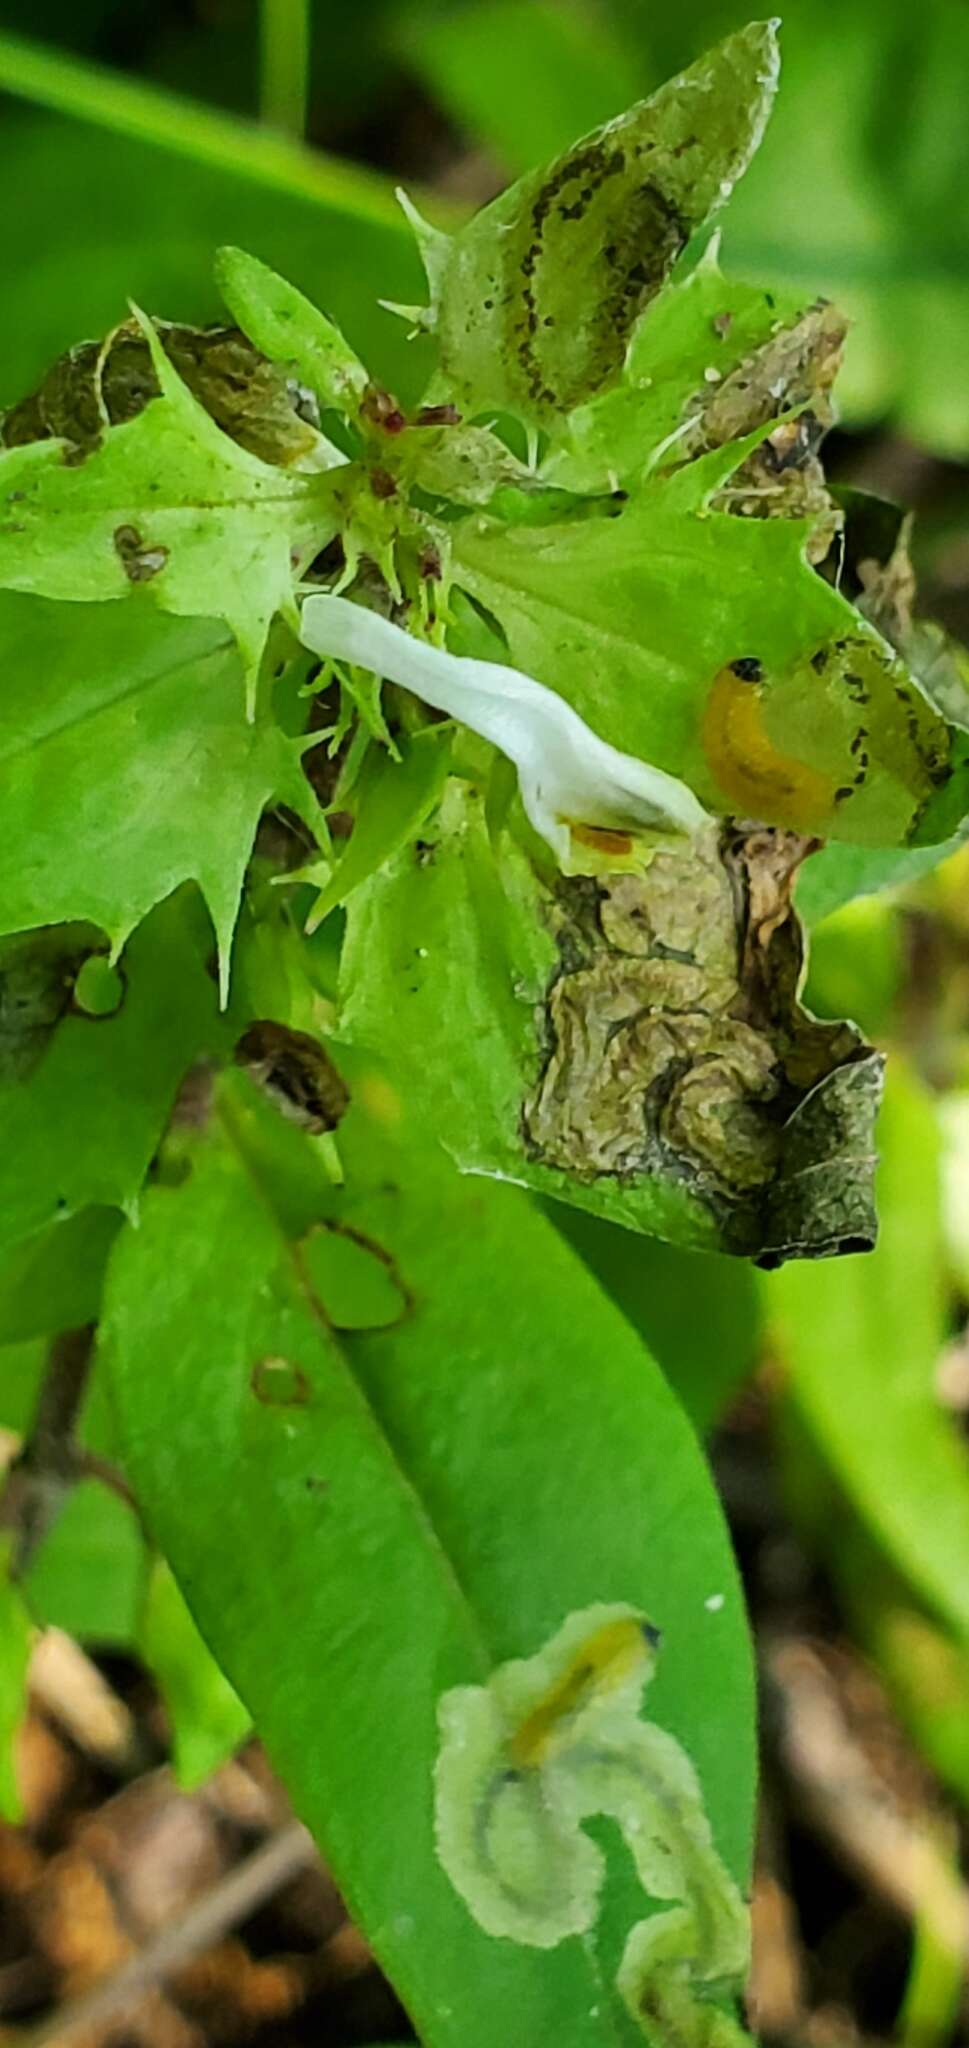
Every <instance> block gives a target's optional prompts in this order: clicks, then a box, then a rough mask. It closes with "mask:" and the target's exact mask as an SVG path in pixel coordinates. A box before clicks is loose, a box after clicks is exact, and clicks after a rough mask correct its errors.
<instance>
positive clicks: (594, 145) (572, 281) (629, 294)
mask: <svg viewBox="0 0 969 2048" xmlns="http://www.w3.org/2000/svg"><path fill="white" fill-rule="evenodd" d="M777 61H778V60H777V48H776V40H775V35H774V29H773V26H772V24H770V23H754V24H752V25H751V27H749V28H747V29H742V30H741V31H739V33H738V34H736V35H733V36H730V37H728V38H727V40H726V42H724V43H721V44H720V45H719V47H718V48H717V49H715V50H712V51H711V52H710V53H709V55H708V56H706V57H703V58H701V60H700V62H699V63H698V64H696V65H694V66H693V67H692V69H691V70H690V71H689V72H687V73H686V74H685V75H684V76H683V77H682V78H674V79H672V80H671V81H670V82H669V84H667V85H664V86H662V87H661V88H660V90H659V91H658V92H657V93H655V94H654V96H653V98H652V99H650V100H646V101H644V102H642V103H641V104H640V105H638V106H635V107H633V108H632V109H631V110H630V111H629V112H628V113H626V114H622V115H620V116H619V118H618V119H617V120H615V121H613V122H611V123H610V124H609V125H608V126H607V127H605V128H602V129H599V130H597V131H595V132H594V133H593V134H592V135H587V136H585V137H584V138H583V140H582V141H581V142H577V143H575V144H574V145H573V147H572V148H571V149H569V150H567V151H566V153H565V155H564V156H562V157H561V158H559V160H558V161H557V162H555V163H553V164H551V165H550V166H549V167H548V168H547V169H546V170H544V171H542V172H538V173H535V174H534V175H530V176H528V177H525V178H523V179H521V180H520V181H519V183H518V184H517V185H513V186H511V188H510V189H509V190H508V191H507V192H503V193H502V194H501V195H500V197H499V198H497V199H495V200H493V201H492V202H491V205H490V206H486V207H485V208H484V209H483V210H482V211H481V212H480V213H478V214H476V215H475V218H474V219H473V220H472V221H471V222H470V223H469V224H468V226H467V227H465V228H462V229H461V230H460V231H459V233H458V234H457V235H455V237H454V238H453V240H452V241H450V242H449V241H448V239H447V237H445V236H440V235H437V234H436V233H435V232H434V231H433V230H427V229H422V230H421V234H420V241H421V251H422V255H423V256H424V260H425V265H426V267H427V270H428V282H429V285H430V290H431V306H430V309H429V312H428V314H427V315H426V316H424V317H425V324H427V325H428V326H429V327H431V329H432V330H433V332H434V334H435V337H436V339H437V342H438V347H439V351H440V367H439V370H438V374H437V377H436V378H435V381H434V387H433V389H434V395H438V394H440V395H442V396H445V397H447V398H451V399H454V400H455V401H456V402H457V404H458V405H463V406H466V407H467V408H469V409H470V410H471V411H472V412H481V411H483V410H484V409H485V408H487V407H491V406H496V407H498V408H500V409H503V410H506V411H509V412H512V413H515V414H517V415H518V416H519V417H520V418H521V419H523V420H525V421H526V422H527V423H528V424H529V425H531V426H532V427H537V426H543V425H545V424H546V423H547V422H548V421H549V420H550V419H553V418H554V417H555V416H556V415H557V414H558V413H561V412H563V411H569V410H570V409H571V407H572V406H574V405H579V404H581V403H582V402H583V401H584V400H586V399H588V398H591V397H593V396H594V395H595V393H596V392H597V391H600V390H602V389H604V388H605V387H606V386H607V385H608V384H610V383H612V382H614V381H615V379H616V378H617V377H618V375H619V372H620V370H621V367H622V362H623V356H624V354H625V348H626V342H627V340H628V338H629V335H630V333H631V331H632V328H633V326H634V324H635V321H636V319H637V317H638V315H639V314H640V312H641V311H642V308H643V307H644V306H645V305H647V304H648V303H649V301H650V300H651V299H652V298H654V297H655V295H656V293H657V292H658V290H659V289H660V287H661V285H662V284H663V281H664V279H665V278H666V276H667V275H668V273H669V271H670V269H671V267H672V265H673V263H674V262H675V260H676V257H677V256H678V255H679V254H680V252H681V250H682V249H683V248H684V247H685V245H686V243H687V242H688V240H689V239H690V236H691V235H692V234H693V233H694V231H695V230H696V229H697V228H699V227H700V226H702V224H703V222H704V221H705V220H707V219H708V218H709V216H710V215H711V213H713V212H714V211H715V210H716V209H717V208H718V207H719V206H721V205H722V204H723V201H724V199H725V198H726V197H727V196H728V194H729V192H730V190H731V188H732V187H733V185H734V184H735V182H736V180H737V179H738V178H739V177H740V176H741V175H742V173H743V171H744V170H745V169H746V166H747V164H748V162H749V160H750V157H751V155H752V154H753V151H754V150H755V149H756V147H757V144H758V142H759V140H760V137H761V134H762V131H763V127H764V123H765V121H766V119H767V115H768V113H769V111H770V105H771V101H772V99H773V95H774V89H775V85H776V78H777Z"/></svg>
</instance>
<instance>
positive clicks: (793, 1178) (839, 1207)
mask: <svg viewBox="0 0 969 2048" xmlns="http://www.w3.org/2000/svg"><path fill="white" fill-rule="evenodd" d="M809 848H810V842H808V841H805V840H803V839H801V838H799V837H798V836H797V835H796V834H794V833H786V832H781V831H775V830H772V829H770V828H768V827H756V826H752V827H750V828H749V829H748V828H744V827H733V826H730V825H728V826H726V827H724V828H723V829H719V828H716V827H714V828H712V829H711V830H710V832H709V833H708V834H707V835H706V838H705V841H703V842H701V841H697V842H695V844H694V847H693V849H692V852H691V854H690V855H688V856H687V857H684V855H683V854H682V853H680V852H679V851H671V852H661V853H659V854H657V856H656V858H655V859H654V861H653V863H652V865H651V867H650V869H649V871H648V873H647V874H646V875H645V876H642V877H640V876H635V875H622V876H617V877H615V878H608V879H607V880H606V882H605V884H604V885H596V886H595V887H594V888H593V890H592V891H591V892H590V891H588V890H582V891H576V890H575V885H574V884H569V883H563V884H562V887H561V889H560V890H559V892H558V898H557V905H556V910H555V913H554V915H555V918H556V921H558V919H561V920H563V927H562V929H561V930H560V932H559V935H558V936H559V945H560V949H562V959H563V967H562V971H561V973H560V974H559V975H558V977H557V978H556V979H555V980H554V981H553V983H552V985H551V988H550V990H549V996H548V1005H547V1010H546V1032H547V1048H548V1050H547V1058H546V1063H545V1067H544V1071H543V1073H542V1076H541V1079H540V1082H539V1084H538V1087H537V1088H536V1089H535V1090H534V1092H533V1093H532V1095H531V1096H530V1097H529V1098H528V1100H527V1101H526V1104H525V1109H524V1118H523V1131H524V1135H525V1138H526V1142H527V1144H528V1145H529V1147H530V1148H532V1150H533V1152H534V1156H535V1158H536V1160H538V1161H540V1162H541V1163H542V1164H545V1165H549V1166H555V1167H559V1168H561V1169H562V1170H563V1171H565V1172H567V1173H571V1174H575V1175H576V1176H578V1177H579V1178H580V1179H585V1180H589V1179H591V1178H593V1177H597V1176H598V1175H600V1174H603V1173H612V1174H616V1175H619V1176H621V1177H624V1178H627V1179H628V1178H629V1177H630V1176H632V1177H633V1178H638V1177H639V1176H642V1175H654V1174H655V1175H664V1174H666V1175H674V1176H678V1177H680V1178H682V1179H683V1180H684V1181H685V1183H686V1184H687V1185H688V1186H690V1187H691V1188H692V1189H693V1190H694V1191H695V1193H696V1194H697V1195H698V1197H699V1199H700V1200H701V1201H702V1202H704V1203H705V1204H707V1205H708V1206H709V1207H710V1209H711V1210H712V1212H713V1213H714V1214H715V1215H716V1217H717V1218H718V1222H719V1228H720V1233H721V1238H722V1242H723V1244H724V1246H725V1248H726V1249H728V1250H732V1251H746V1252H750V1253H752V1254H753V1255H754V1256H757V1257H759V1258H761V1259H762V1260H766V1261H767V1262H769V1263H775V1262H777V1261H779V1260H781V1259H784V1258H787V1257H790V1256H792V1255H795V1254H804V1253H809V1254H814V1255H817V1254H819V1253H824V1252H832V1251H843V1250H845V1249H852V1250H860V1249H862V1248H864V1247H866V1246H868V1245H870V1244H871V1243H872V1242H873V1238H874V1216H873V1209H872V1192H871V1184H870V1176H871V1170H872V1168H873V1165H874V1159H873V1156H872V1142H871V1121H872V1118H873V1115H874V1110H875V1108H876V1106H877V1101H878V1095H879V1088H880V1072H881V1062H880V1060H879V1059H878V1057H877V1055H875V1054H874V1053H867V1052H866V1048H865V1047H864V1046H863V1045H862V1043H861V1041H860V1039H859V1037H858V1034H857V1032H856V1031H855V1030H854V1028H853V1027H852V1026H851V1025H848V1024H824V1023H819V1022H818V1021H817V1020H815V1019H814V1018H812V1017H811V1016H809V1015H808V1013H807V1012H806V1011H804V1010H802V1009H801V1008H800V1005H799V1004H798V1000H797V988H798V981H799V978H800V972H801V964H802V952H803V948H802V939H801V932H800V927H799V925H798V923H797V919H796V917H795V916H794V915H793V913H792V910H791V902H790V895H791V887H792V883H793V880H794V876H795V874H796V871H797V868H798V866H799V864H800V862H801V860H802V859H803V858H804V856H805V854H806V853H807V852H808V851H809ZM576 898H578V900H576ZM565 963H569V964H568V965H566V964H565Z"/></svg>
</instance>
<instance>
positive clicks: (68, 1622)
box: [21, 1479, 145, 1651]
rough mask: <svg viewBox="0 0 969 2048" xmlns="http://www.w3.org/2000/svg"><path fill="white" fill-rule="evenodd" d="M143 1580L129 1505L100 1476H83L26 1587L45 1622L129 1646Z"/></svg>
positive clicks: (83, 1638)
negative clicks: (92, 1477) (86, 1477)
mask: <svg viewBox="0 0 969 2048" xmlns="http://www.w3.org/2000/svg"><path fill="white" fill-rule="evenodd" d="M144 1578H145V1544H144V1539H143V1537H142V1534H141V1531H140V1529H139V1527H138V1523H137V1521H136V1519H135V1516H134V1515H133V1513H132V1511H131V1508H130V1507H129V1506H128V1504H127V1502H125V1501H124V1500H122V1499H120V1498H119V1496H118V1494H117V1493H115V1492H114V1491H113V1490H112V1489H111V1488H110V1487H108V1486H104V1485H102V1484H101V1482H100V1481H99V1480H97V1479H85V1480H82V1482H81V1484H80V1485H78V1486H75V1487H74V1489H73V1491H72V1492H70V1493H69V1494H68V1496H67V1499H66V1500H65V1503H64V1506H63V1508H62V1510H61V1512H60V1514H59V1515H58V1517H57V1520H56V1522H55V1523H54V1526H53V1528H52V1529H51V1530H50V1533H49V1534H48V1535H47V1536H46V1537H45V1539H44V1541H43V1543H42V1544H41V1546H40V1549H39V1550H38V1552H37V1555H36V1557H35V1559H34V1560H33V1562H32V1564H31V1565H30V1567H29V1569H28V1571H26V1572H25V1574H24V1577H23V1580H22V1582H21V1584H22V1591H23V1597H24V1600H25V1602H26V1604H27V1606H28V1609H29V1611H30V1613H31V1614H32V1615H33V1617H34V1619H35V1621H37V1622H39V1623H41V1624H42V1625H43V1626H44V1627H54V1628H62V1629H64V1630H65V1632H66V1633H67V1634H68V1635H71V1636H74V1637H75V1638H76V1639H77V1641H78V1642H83V1643H91V1644H94V1645H100V1646H101V1647H103V1648H106V1649H107V1648H111V1649H119V1650H126V1651H132V1650H133V1649H134V1648H135V1644H136V1640H137V1625H138V1616H139V1613H140V1611H141V1605H142V1601H143V1598H144Z"/></svg>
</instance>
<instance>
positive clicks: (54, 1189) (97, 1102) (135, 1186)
mask: <svg viewBox="0 0 969 2048" xmlns="http://www.w3.org/2000/svg"><path fill="white" fill-rule="evenodd" d="M206 927H207V920H206V919H205V917H204V914H203V912H202V910H201V905H200V904H198V902H197V900H194V901H193V900H192V899H191V898H189V899H186V898H185V897H176V898H175V899H173V900H170V901H169V902H167V903H165V904H163V905H161V906H160V908H159V909H158V910H156V911H155V913H154V915H153V916H152V917H151V918H150V919H149V920H148V922H147V923H146V924H145V925H144V926H142V927H141V928H140V929H139V931H138V932H136V933H135V935H134V937H133V938H132V939H131V941H130V942H129V944H128V946H127V947H126V949H125V952H124V955H123V957H122V962H121V969H122V973H123V976H124V979H125V984H126V986H125V999H124V1001H123V1003H122V1005H121V1008H120V1010H118V1011H117V1012H116V1014H115V1015H114V1016H113V1017H103V1018H93V1017H86V1016H84V1015H82V1014H80V1013H74V1014H72V1013H71V1012H70V1010H67V1011H66V1013H65V1014H62V1015H61V1016H60V1021H56V1013H55V1019H54V1020H52V1022H51V1026H50V1028H49V1031H48V1033H47V1034H46V1036H45V1037H42V1038H41V1042H40V1045H39V1046H38V1047H36V1048H35V1058H34V1064H33V1065H32V1067H31V1068H30V1070H29V1071H28V1072H27V1073H26V1075H25V1074H24V1073H23V1072H22V1071H18V1070H17V1068H16V1066H15V1065H14V1064H13V1062H12V1061H11V1059H10V1056H9V1050H8V1058H7V1060H6V1062H5V1063H4V1065H5V1069H6V1070H5V1071H4V1072H3V1073H2V1076H0V1217H2V1225H0V1243H2V1244H3V1245H4V1246H7V1245H15V1244H17V1243H19V1242H20V1241H21V1240H22V1239H24V1238H29V1237H32V1236H34V1234H35V1233H36V1232H38V1231H42V1230H45V1229H47V1228H48V1227H49V1226H50V1225H51V1224H53V1223H54V1222H56V1221H57V1220H58V1219H64V1218H66V1217H68V1216H70V1215H72V1214H74V1213H75V1212H76V1211H78V1210H83V1209H87V1208H88V1207H89V1206H90V1205H92V1204H95V1205H100V1206H107V1207H112V1208H123V1209H128V1210H129V1211H130V1210H133V1209H134V1207H135V1204H136V1201H137V1196H138V1190H139V1188H140V1187H141V1183H142V1181H143V1180H144V1177H145V1173H146V1170H147V1167H148V1164H149V1161H150V1160H151V1158H152V1155H153V1153H154V1151H155V1149H156V1146H157V1144H158V1140H159V1137H160V1135H161V1132H162V1129H163V1127H164V1124H165V1122H166V1119H167V1117H168V1114H169V1111H170V1109H171V1106H172V1101H173V1099H174V1096H175V1092H176V1089H177V1087H178V1084H179V1082H180V1080H181V1078H182V1076H183V1074H184V1073H185V1070H186V1068H187V1067H189V1066H190V1065H191V1063H192V1061H193V1060H194V1059H197V1058H198V1057H199V1056H200V1054H202V1053H204V1052H210V1051H213V1050H215V1049H216V1048H217V1047H220V1046H221V1045H223V1044H224V1043H225V1040H226V1036H227V1030H228V1027H227V1024H226V1022H225V1021H224V1020H221V1019H220V1018H219V1015H218V1002H217V994H216V988H215V984H214V982H213V980H212V978H211V975H210V974H209V973H208V972H207V967H206V962H207V957H208V951H209V943H210V942H209V937H208V932H207V928H206ZM54 936H55V938H56V937H57V935H54ZM62 943H63V941H62ZM26 944H27V945H28V946H29V945H30V944H31V942H30V941H27V942H26ZM68 1001H69V994H68Z"/></svg>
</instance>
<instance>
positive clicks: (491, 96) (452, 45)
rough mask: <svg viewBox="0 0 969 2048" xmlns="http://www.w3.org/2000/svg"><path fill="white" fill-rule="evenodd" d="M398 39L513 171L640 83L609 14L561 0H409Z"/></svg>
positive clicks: (441, 98)
mask: <svg viewBox="0 0 969 2048" xmlns="http://www.w3.org/2000/svg"><path fill="white" fill-rule="evenodd" d="M398 41H399V45H400V48H401V50H402V52H403V54H404V57H405V58H406V59H407V60H408V61H409V63H410V64H411V65H412V66H413V67H414V68H416V69H417V70H418V72H419V74H420V75H421V77H422V79H423V82H424V83H425V85H426V86H429V87H430V89H431V91H432V92H433V94H434V97H435V99H436V100H438V102H439V103H442V104H443V105H444V107H446V109H447V111H448V113H449V114H450V115H451V117H452V119H456V120H457V121H459V122H460V124H461V126H462V128H465V129H469V130H470V131H471V133H472V134H473V135H481V134H486V135H487V139H488V145H489V148H490V149H491V151H492V153H493V154H494V155H495V156H496V157H497V159H498V161H499V163H500V164H501V165H502V166H503V167H504V168H505V169H506V170H510V171H512V172H514V171H525V170H530V169H531V167H532V165H533V164H541V163H550V162H551V161H552V159H553V157H556V156H558V154H559V152H560V151H561V150H563V149H567V148H568V147H569V145H570V143H571V142H572V141H573V140H574V138H575V136H576V135H587V134H588V132H589V130H590V129H591V128H597V127H598V126H599V124H600V122H602V121H608V120H609V118H610V116H611V115H613V114H616V113H619V112H620V110H621V109H622V108H623V107H629V106H631V105H632V103H633V101H634V100H635V99H636V98H638V96H639V94H640V92H641V90H642V76H641V72H640V70H639V67H638V66H637V64H636V62H635V58H634V57H632V56H631V55H630V53H629V51H628V50H627V49H626V48H624V46H623V43H622V40H621V39H620V38H619V37H617V36H615V35H613V34H612V33H611V31H610V23H609V22H608V20H607V19H606V18H605V16H604V15H603V14H602V13H601V12H600V11H599V10H598V9H597V11H596V14H595V16H594V17H592V16H591V15H589V14H586V13H585V12H584V11H581V10H580V9H579V8H577V7H576V6H574V5H568V6H561V5H559V4H558V0H530V5H529V6H527V7H522V6H521V4H520V0H479V4H477V5H472V6H468V5H467V4H465V5H463V6H461V7H459V8H432V9H428V8H427V7H413V8H411V7H409V8H408V9H407V11H406V13H405V15H404V20H403V25H402V27H401V29H400V30H399V33H398ZM509 53H513V56H512V60H511V61H510V62H509V61H508V59H509ZM536 81H540V90H536Z"/></svg>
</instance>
